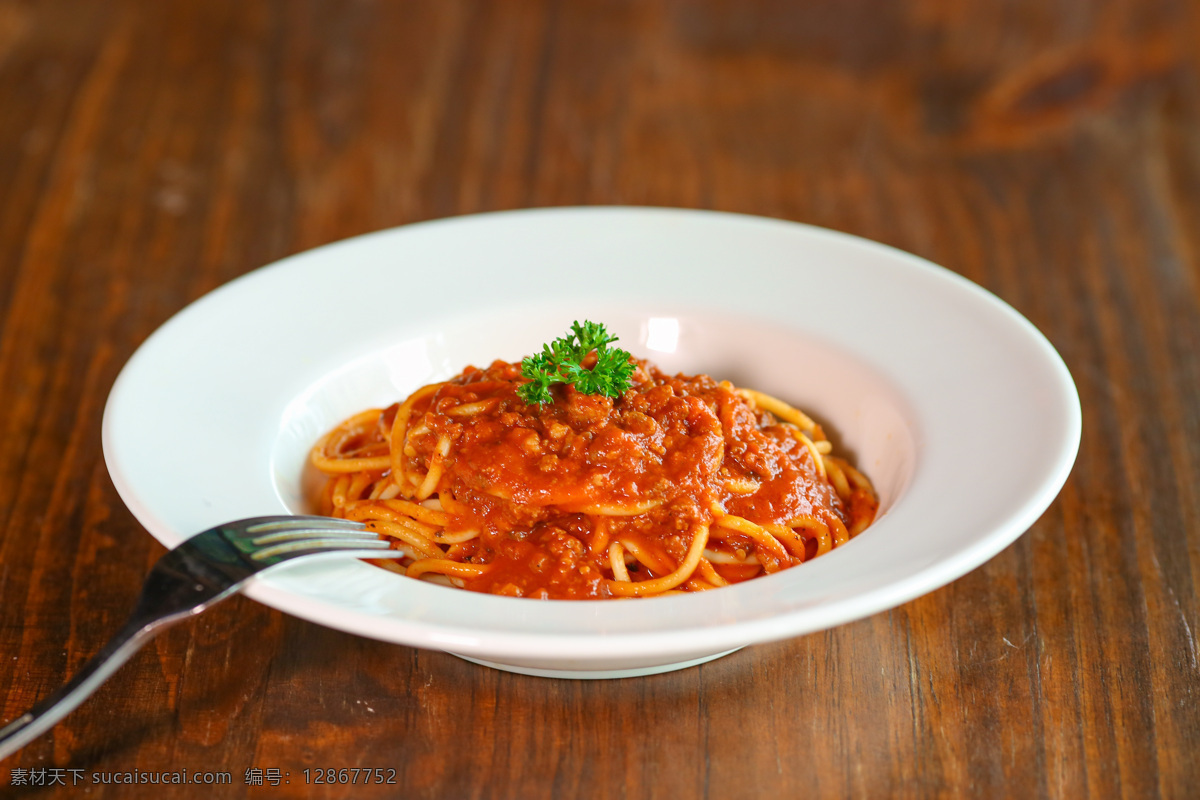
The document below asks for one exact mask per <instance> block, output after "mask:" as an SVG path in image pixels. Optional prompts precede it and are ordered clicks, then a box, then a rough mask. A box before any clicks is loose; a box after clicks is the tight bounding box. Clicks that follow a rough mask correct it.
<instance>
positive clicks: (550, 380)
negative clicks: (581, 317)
mask: <svg viewBox="0 0 1200 800" xmlns="http://www.w3.org/2000/svg"><path fill="white" fill-rule="evenodd" d="M615 341H617V337H616V336H609V335H608V331H607V330H605V329H604V326H603V325H602V324H600V323H598V322H590V321H584V323H583V324H582V325H580V324H579V321H578V320H576V321H575V322H572V323H571V330H570V332H569V333H568V334H567V335H566V336H564V337H562V338H560V339H555V340H554V341H553V342H551V343H550V344H544V345H542V352H540V353H537V354H536V355H532V356H526V357H525V358H524V359H523V360H522V361H521V377H523V378H527V379H528V380H529V383H526V384H524V385H523V386H521V388H519V389H517V394H519V395H520V396H521V399H522V400H524V401H525V402H526V403H528V404H529V405H533V404H535V403H552V402H554V397H553V396H552V395H551V394H550V386H551V385H553V384H555V383H573V384H575V389H576V391H580V392H583V393H584V394H602V395H604V396H605V397H620V396H621V393H622V392H624V391H625V390H626V389H628V388H629V381H630V379H631V378H632V377H633V371H634V369H636V368H637V365H636V364H634V363H633V362H632V361H630V355H629V353H627V352H626V351H624V350H621V349H620V348H617V347H614V348H611V349H610V348H609V346H608V345H609V344H611V343H613V342H615ZM593 350H595V351H596V363H595V365H594V366H593V367H592V368H591V369H584V368H583V367H582V366H581V365H582V363H583V359H584V358H585V357H586V356H587V355H588V354H589V353H591V352H592V351H593Z"/></svg>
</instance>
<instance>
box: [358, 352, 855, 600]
mask: <svg viewBox="0 0 1200 800" xmlns="http://www.w3.org/2000/svg"><path fill="white" fill-rule="evenodd" d="M523 382H524V381H523V380H522V379H521V376H520V365H519V364H511V363H507V362H504V361H496V362H494V363H493V364H492V365H491V366H489V367H487V368H486V369H478V368H475V367H468V368H467V369H466V370H464V371H463V373H462V374H461V375H459V376H458V377H456V378H454V379H452V380H450V381H449V382H447V383H445V384H443V385H441V386H440V387H439V388H438V389H437V390H436V391H435V392H433V393H432V394H431V395H430V396H429V397H428V398H427V399H423V400H421V401H418V402H417V403H416V405H415V406H414V409H413V414H412V419H411V422H410V429H409V430H410V433H409V435H408V447H407V448H406V455H407V458H408V463H409V465H410V467H412V468H414V469H416V470H418V471H421V472H424V471H426V470H427V469H428V468H429V464H430V462H431V460H432V459H433V458H434V457H435V456H434V454H435V452H436V451H437V449H438V447H439V443H440V444H441V445H442V449H443V450H446V452H445V455H444V461H443V473H442V477H441V479H440V481H439V490H440V494H441V498H442V507H443V508H444V509H445V510H446V511H447V512H448V513H449V514H450V519H451V522H450V523H449V524H448V525H447V526H446V533H447V534H450V535H453V534H455V533H461V532H463V531H468V530H478V531H479V532H480V535H479V536H478V537H477V538H475V539H472V540H470V541H467V542H463V543H461V544H458V545H455V547H456V548H457V550H456V551H455V552H454V557H455V558H456V560H460V561H462V562H464V563H468V564H488V565H491V566H490V569H489V570H488V571H487V572H486V574H484V575H482V576H479V577H474V578H470V579H468V580H466V584H465V585H466V588H468V589H471V590H475V591H481V592H491V593H498V594H507V595H514V596H528V597H552V598H599V597H607V596H609V595H610V592H609V590H608V588H607V586H606V580H605V578H606V575H607V574H608V573H607V572H603V571H604V570H607V569H608V564H609V561H608V558H609V556H608V547H609V544H610V542H613V541H616V540H618V539H620V540H622V541H624V542H627V543H629V544H630V545H633V546H636V547H638V548H639V549H640V551H641V557H639V558H638V559H637V561H636V562H635V563H633V564H631V566H630V577H631V579H632V580H635V581H637V580H644V579H647V578H651V577H658V576H660V575H662V574H665V573H667V572H670V571H671V570H673V569H675V568H676V566H677V565H678V564H679V563H680V562H681V561H682V560H683V558H684V557H685V554H686V552H687V550H688V547H689V543H690V542H691V538H692V535H691V534H690V533H689V531H691V530H693V529H694V528H695V526H696V525H697V524H706V525H707V524H711V523H712V522H713V521H714V520H715V519H716V518H717V517H718V516H720V515H721V514H734V515H737V516H739V517H744V518H746V519H753V520H755V521H756V522H757V523H758V524H760V525H762V524H766V523H776V524H779V525H784V524H786V523H787V522H788V521H789V520H793V519H796V518H797V517H800V516H802V515H812V514H814V512H818V511H821V512H823V513H828V512H832V513H834V514H836V515H838V517H839V518H840V519H841V520H842V521H843V522H848V519H847V508H846V507H845V506H844V504H843V501H842V500H841V499H840V498H839V497H838V495H837V493H836V492H835V491H834V490H833V488H832V487H831V486H830V484H829V482H828V481H826V480H823V479H822V478H821V477H820V474H819V472H818V467H817V465H816V463H815V462H814V459H813V456H812V455H811V454H810V451H809V450H808V448H807V447H806V446H805V445H804V444H803V443H802V442H800V441H798V439H797V437H796V436H795V435H793V432H792V431H791V430H789V429H788V427H787V426H786V425H785V424H783V423H781V422H780V421H779V420H777V419H776V418H775V417H774V416H772V415H771V414H770V413H768V412H766V411H762V410H756V409H755V406H754V404H753V403H752V402H750V401H749V400H747V399H746V398H745V397H744V396H742V395H741V394H739V393H738V391H737V390H736V389H735V388H734V387H733V386H732V385H730V384H729V383H728V382H724V381H721V382H718V381H715V380H713V379H712V378H710V377H708V376H707V375H697V376H693V377H687V376H682V375H676V376H668V375H665V374H663V373H662V372H660V371H659V370H658V369H657V368H656V367H654V366H652V365H650V364H647V363H645V362H638V369H637V371H636V372H635V373H634V376H633V381H632V385H631V387H630V388H629V389H628V390H627V391H626V392H625V393H624V394H623V395H621V396H620V397H617V398H608V397H604V396H600V395H585V394H581V393H579V392H577V391H575V390H574V388H573V387H572V386H570V385H565V386H564V385H558V386H555V387H554V388H553V393H554V396H555V401H554V402H553V403H552V404H546V405H527V404H526V403H525V402H524V401H523V400H521V398H520V397H519V396H518V394H517V389H518V387H519V386H520V385H521V384H522V383H523ZM389 414H391V415H393V416H394V414H395V407H393V408H392V409H389V410H388V411H387V412H385V413H384V414H383V415H382V417H383V419H382V420H381V426H382V427H383V428H384V429H386V428H388V427H390V424H391V417H389V416H388V415H389ZM446 440H449V442H450V446H449V448H446V447H445V442H446ZM731 485H732V486H734V487H736V488H738V491H733V490H732V489H731V488H730V486H731ZM747 487H751V489H752V490H750V491H747ZM853 502H856V503H867V504H873V503H874V498H873V496H870V495H869V494H868V493H859V494H858V495H856V496H855V498H853ZM870 512H871V513H872V514H873V512H874V507H873V506H872V507H871V508H870ZM807 545H808V549H809V552H808V554H807V556H808V557H812V555H814V554H815V543H814V542H812V541H809V542H808V543H807ZM708 549H709V550H710V551H718V552H724V553H729V554H732V555H733V556H734V557H733V558H732V559H729V558H726V559H722V561H729V562H733V563H720V564H714V568H715V569H716V570H717V572H718V573H719V574H720V576H721V577H722V578H724V579H725V580H728V581H730V582H736V581H738V580H742V579H744V578H746V577H749V576H751V575H753V574H756V573H757V572H758V571H759V567H758V566H756V565H754V566H752V565H741V564H738V563H736V562H737V560H738V559H745V558H746V554H748V553H754V542H753V541H752V539H751V538H750V537H748V536H743V535H739V534H728V535H723V536H722V538H721V540H720V541H716V540H713V539H710V541H709V544H708ZM785 566H786V565H785Z"/></svg>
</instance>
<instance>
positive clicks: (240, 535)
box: [0, 516, 403, 761]
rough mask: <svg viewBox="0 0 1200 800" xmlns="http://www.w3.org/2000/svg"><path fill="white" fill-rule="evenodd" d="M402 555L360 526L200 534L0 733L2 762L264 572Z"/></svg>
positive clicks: (340, 522)
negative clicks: (144, 649) (70, 669)
mask: <svg viewBox="0 0 1200 800" xmlns="http://www.w3.org/2000/svg"><path fill="white" fill-rule="evenodd" d="M320 555H326V556H328V555H339V556H345V557H357V558H391V557H397V556H401V555H403V553H402V552H400V551H399V550H392V549H391V548H390V546H389V545H388V543H387V542H386V541H384V540H382V539H380V538H379V537H378V535H376V534H375V533H373V532H371V531H368V530H367V529H366V527H365V526H364V525H363V524H362V523H359V522H351V521H349V520H344V519H333V518H331V517H303V516H297V517H256V518H254V519H243V520H238V521H237V522H229V523H226V524H224V525H218V526H217V527H215V528H212V529H210V530H207V531H204V532H203V533H199V534H196V535H195V536H193V537H192V538H190V539H188V540H187V541H185V542H183V544H181V545H179V546H178V547H176V548H175V549H174V550H171V551H170V552H169V553H167V554H166V555H165V556H163V557H162V558H160V559H159V560H158V562H157V563H156V564H155V565H154V567H153V568H152V569H151V570H150V574H149V575H148V576H147V577H146V583H145V584H144V585H143V586H142V595H141V597H140V598H139V599H138V603H137V606H136V607H135V608H134V611H133V614H132V616H130V618H129V621H128V622H126V623H125V627H123V628H121V630H120V631H119V632H118V633H117V635H116V636H114V637H113V638H112V639H110V640H109V642H108V644H106V645H105V646H104V648H103V649H101V650H100V652H99V653H97V654H96V655H95V656H94V657H93V658H92V659H91V660H90V661H88V662H87V663H86V664H84V665H83V668H82V669H80V670H79V672H77V673H76V674H75V676H74V677H72V678H71V680H70V681H68V682H67V684H66V685H65V686H63V687H62V688H61V689H59V690H58V691H57V692H55V693H54V694H52V695H50V696H49V697H47V698H45V699H44V700H42V702H40V703H38V704H37V705H36V706H34V707H33V708H32V709H30V710H29V711H27V712H26V713H24V714H22V715H21V716H20V717H18V718H17V719H15V720H13V721H12V722H10V723H9V724H8V725H6V726H4V728H3V729H0V761H2V760H4V759H5V758H7V757H8V756H10V755H12V754H13V753H15V752H16V751H17V750H19V749H20V748H22V747H24V746H25V745H26V744H28V743H29V742H31V741H32V740H33V739H35V738H37V737H38V736H40V735H41V734H42V733H44V732H45V731H47V730H49V729H50V728H51V727H52V726H53V725H54V724H55V723H57V722H58V721H59V720H60V719H62V718H63V717H65V716H66V715H67V714H69V713H70V712H71V711H72V710H74V709H75V707H76V706H78V705H79V704H80V703H82V702H83V700H84V699H85V698H86V697H87V696H88V695H90V694H91V693H92V692H94V691H95V690H96V689H97V687H99V686H100V684H102V683H104V681H106V680H107V679H108V678H109V676H110V675H112V674H113V673H114V672H116V671H117V669H118V668H119V667H120V666H121V665H122V664H124V663H125V662H126V661H128V660H129V658H130V656H132V655H133V654H134V653H135V652H137V651H138V649H139V648H141V646H142V645H144V644H145V643H146V642H148V641H150V640H151V639H152V638H154V637H155V636H156V635H157V634H158V633H159V632H160V631H162V630H164V629H166V628H168V627H170V626H171V625H174V624H175V623H176V622H180V621H182V620H184V619H186V618H187V617H190V616H193V615H195V614H199V613H200V612H201V611H203V610H205V609H206V608H208V607H209V606H212V605H214V604H216V603H217V602H219V601H221V600H224V599H225V598H226V597H229V596H230V595H232V594H233V593H234V592H236V591H238V590H239V589H241V588H242V587H243V586H244V585H245V584H246V582H247V581H248V580H249V579H250V578H251V577H252V576H254V575H257V574H258V573H260V572H262V571H263V570H265V569H269V568H270V567H273V566H275V565H276V564H282V563H284V562H286V561H292V560H294V559H297V558H304V557H306V556H320Z"/></svg>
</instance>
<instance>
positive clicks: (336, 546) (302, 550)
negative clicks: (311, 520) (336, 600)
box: [250, 539, 404, 561]
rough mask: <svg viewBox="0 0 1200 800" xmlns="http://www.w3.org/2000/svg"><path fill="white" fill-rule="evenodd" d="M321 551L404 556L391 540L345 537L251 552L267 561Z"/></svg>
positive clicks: (367, 555) (254, 557)
mask: <svg viewBox="0 0 1200 800" xmlns="http://www.w3.org/2000/svg"><path fill="white" fill-rule="evenodd" d="M320 552H326V553H339V552H340V553H347V554H349V553H357V552H362V553H363V554H364V555H363V557H364V558H388V557H390V553H395V554H396V556H403V555H404V553H403V551H400V550H392V546H391V544H390V543H389V542H385V541H384V540H382V539H373V540H362V541H356V542H353V544H350V543H348V542H347V541H346V540H345V539H306V540H298V541H289V542H282V543H280V544H275V545H271V546H270V547H264V548H263V549H261V550H256V551H255V552H253V553H251V554H250V557H251V558H252V559H254V560H255V561H265V560H267V559H271V558H280V557H286V558H297V557H299V556H303V555H310V554H315V553H320Z"/></svg>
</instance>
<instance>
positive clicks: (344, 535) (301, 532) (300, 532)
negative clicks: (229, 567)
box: [250, 525, 379, 546]
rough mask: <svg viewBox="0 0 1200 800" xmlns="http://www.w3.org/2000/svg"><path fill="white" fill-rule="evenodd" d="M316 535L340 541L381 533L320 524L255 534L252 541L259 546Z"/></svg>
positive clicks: (366, 538) (373, 537) (371, 537)
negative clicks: (330, 527) (342, 528)
mask: <svg viewBox="0 0 1200 800" xmlns="http://www.w3.org/2000/svg"><path fill="white" fill-rule="evenodd" d="M314 536H320V537H324V538H326V539H330V540H337V541H339V542H346V543H349V542H372V541H378V540H379V534H378V533H376V532H375V531H369V530H355V531H331V530H329V529H328V528H322V527H320V526H318V525H311V526H309V527H307V528H296V529H294V530H288V531H278V532H276V533H267V534H264V535H262V536H255V537H254V538H252V539H251V540H250V543H251V544H253V545H255V546H259V545H266V544H275V543H277V542H293V541H298V540H301V539H311V538H313V537H314Z"/></svg>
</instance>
